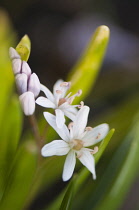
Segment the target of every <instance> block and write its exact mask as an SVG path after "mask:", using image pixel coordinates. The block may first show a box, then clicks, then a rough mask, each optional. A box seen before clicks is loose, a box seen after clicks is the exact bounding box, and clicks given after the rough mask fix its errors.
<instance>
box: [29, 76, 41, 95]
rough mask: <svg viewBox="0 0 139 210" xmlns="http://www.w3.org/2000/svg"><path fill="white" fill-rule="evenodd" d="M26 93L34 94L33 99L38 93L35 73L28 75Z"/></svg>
mask: <svg viewBox="0 0 139 210" xmlns="http://www.w3.org/2000/svg"><path fill="white" fill-rule="evenodd" d="M28 91H30V92H32V93H34V97H35V98H36V97H37V96H38V95H39V93H40V80H39V78H38V76H37V75H36V74H35V73H33V74H31V75H30V78H29V81H28Z"/></svg>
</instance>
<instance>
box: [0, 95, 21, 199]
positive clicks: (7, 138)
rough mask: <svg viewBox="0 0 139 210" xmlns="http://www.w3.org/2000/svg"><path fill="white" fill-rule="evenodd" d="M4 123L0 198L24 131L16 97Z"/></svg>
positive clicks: (0, 166) (0, 143) (8, 108)
mask: <svg viewBox="0 0 139 210" xmlns="http://www.w3.org/2000/svg"><path fill="white" fill-rule="evenodd" d="M2 122H3V124H2V125H1V127H0V128H1V129H0V130H1V139H0V148H1V152H0V172H1V178H0V186H1V187H0V197H1V195H2V192H3V189H4V188H5V184H6V178H7V175H8V173H9V170H10V167H9V162H12V159H13V157H14V155H15V152H16V149H17V146H18V142H19V139H20V134H21V131H22V112H21V108H20V105H19V100H18V98H17V97H16V96H14V97H13V98H12V99H11V101H9V104H8V105H7V107H6V112H5V115H4V118H3V120H2Z"/></svg>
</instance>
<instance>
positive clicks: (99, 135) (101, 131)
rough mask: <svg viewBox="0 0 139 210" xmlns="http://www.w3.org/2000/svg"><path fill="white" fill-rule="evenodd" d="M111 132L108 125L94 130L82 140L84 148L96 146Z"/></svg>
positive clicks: (99, 126)
mask: <svg viewBox="0 0 139 210" xmlns="http://www.w3.org/2000/svg"><path fill="white" fill-rule="evenodd" d="M108 131H109V126H108V124H106V123H104V124H101V125H98V126H97V127H95V128H93V129H92V130H91V131H88V132H87V133H86V134H85V135H84V137H83V138H82V140H83V141H84V146H85V147H88V146H91V145H94V144H96V143H98V142H99V141H101V140H102V139H104V138H105V136H106V135H107V133H108Z"/></svg>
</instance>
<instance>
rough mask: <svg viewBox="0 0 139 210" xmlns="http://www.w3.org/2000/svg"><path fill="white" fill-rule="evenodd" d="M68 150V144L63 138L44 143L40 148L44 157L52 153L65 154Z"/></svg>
mask: <svg viewBox="0 0 139 210" xmlns="http://www.w3.org/2000/svg"><path fill="white" fill-rule="evenodd" d="M69 150H70V147H69V145H68V144H67V143H66V142H65V141H63V140H55V141H52V142H50V143H48V144H46V145H45V146H44V147H43V148H42V150H41V154H42V156H44V157H49V156H53V155H57V156H62V155H66V154H67V153H68V152H69Z"/></svg>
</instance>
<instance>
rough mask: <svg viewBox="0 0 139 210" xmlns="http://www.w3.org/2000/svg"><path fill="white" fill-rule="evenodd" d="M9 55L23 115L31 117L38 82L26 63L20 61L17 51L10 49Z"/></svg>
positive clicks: (38, 87)
mask: <svg viewBox="0 0 139 210" xmlns="http://www.w3.org/2000/svg"><path fill="white" fill-rule="evenodd" d="M9 55H10V58H11V60H12V70H13V73H14V75H15V80H16V85H17V89H18V91H19V95H20V96H19V99H20V102H21V106H22V108H23V111H24V113H25V115H32V114H33V113H34V111H35V98H36V97H37V96H38V95H39V93H40V81H39V78H38V76H37V75H36V74H35V73H32V72H31V69H30V67H29V65H28V63H27V62H26V61H22V60H21V57H20V55H19V54H18V53H17V51H16V50H15V49H14V48H12V47H10V49H9Z"/></svg>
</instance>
